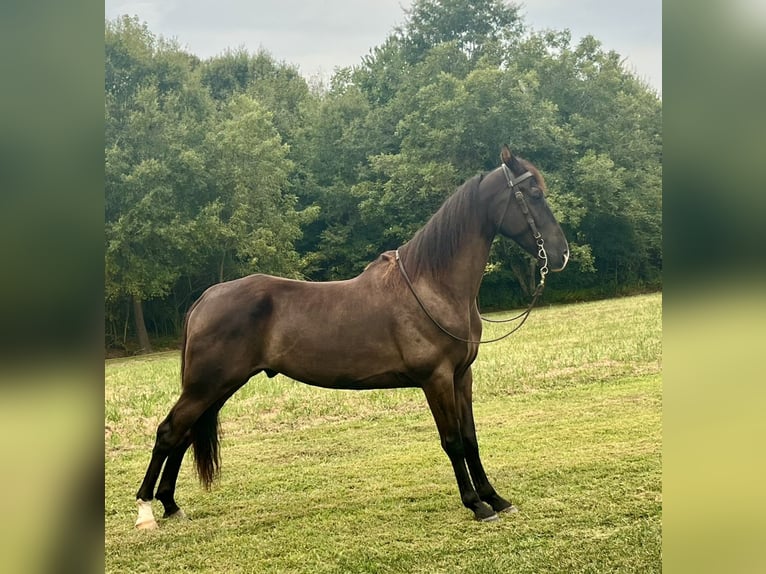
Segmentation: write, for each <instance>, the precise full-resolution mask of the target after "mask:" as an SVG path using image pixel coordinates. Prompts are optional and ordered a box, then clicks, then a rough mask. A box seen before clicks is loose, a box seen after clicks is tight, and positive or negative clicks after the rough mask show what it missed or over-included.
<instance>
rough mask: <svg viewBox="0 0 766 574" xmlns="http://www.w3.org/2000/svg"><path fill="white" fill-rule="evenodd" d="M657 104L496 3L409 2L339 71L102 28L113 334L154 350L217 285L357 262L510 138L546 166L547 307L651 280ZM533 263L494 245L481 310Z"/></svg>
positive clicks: (645, 91)
mask: <svg viewBox="0 0 766 574" xmlns="http://www.w3.org/2000/svg"><path fill="white" fill-rule="evenodd" d="M661 111H662V102H661V100H660V98H659V97H658V96H657V94H656V93H655V92H654V91H653V90H652V89H651V88H650V87H649V86H647V85H646V83H645V82H643V81H642V80H641V79H639V78H636V77H635V76H634V75H633V74H632V73H630V72H629V71H627V70H626V69H625V68H624V67H623V65H622V60H621V56H620V55H619V54H618V53H616V52H614V51H605V50H604V49H603V48H602V47H601V45H600V43H599V42H598V41H597V40H596V39H595V38H593V37H591V36H587V37H585V38H583V39H582V40H580V41H579V42H577V43H576V44H574V45H573V42H572V40H571V35H570V33H569V32H568V31H567V30H563V31H547V32H529V31H527V29H526V24H525V22H524V21H523V20H522V19H521V17H520V16H519V14H518V11H517V8H516V7H514V6H513V5H507V4H505V3H504V2H502V1H501V0H417V1H416V2H414V3H413V5H412V8H411V9H410V10H409V11H408V13H407V18H406V21H405V24H403V25H402V26H401V27H399V28H396V29H394V30H393V31H392V32H391V33H390V34H389V35H388V37H387V38H385V40H384V42H383V43H382V44H380V45H379V46H375V47H373V48H372V49H371V50H370V51H369V53H368V54H367V56H365V57H364V58H363V59H362V61H361V62H360V63H359V64H358V65H356V66H353V67H349V68H342V69H337V70H336V71H335V72H334V74H333V75H332V77H331V78H330V80H329V82H328V83H326V84H323V83H321V82H318V81H317V82H314V81H307V80H306V79H305V78H303V77H302V76H301V75H300V73H299V71H298V69H297V68H296V67H295V66H294V65H291V64H290V63H285V62H278V61H275V59H274V58H272V57H271V56H270V55H269V54H268V53H267V52H265V51H259V52H257V53H251V52H248V51H247V50H245V49H242V48H240V49H234V50H227V51H226V52H225V53H223V54H221V55H219V56H216V57H213V58H209V59H204V60H202V59H200V58H198V57H196V56H194V55H192V54H189V53H187V52H186V51H184V50H183V49H181V48H180V47H179V45H178V43H177V42H175V41H172V40H168V39H165V38H163V37H161V36H158V35H156V34H154V33H152V32H151V31H150V30H149V29H148V27H147V25H146V24H144V23H142V22H140V21H139V20H138V19H137V18H132V17H128V16H123V17H121V18H118V19H115V20H108V21H106V23H105V114H106V119H105V227H106V229H105V276H106V277H105V279H106V285H105V310H106V313H105V319H106V321H105V332H106V341H107V345H108V346H117V347H126V346H128V347H129V346H135V345H136V344H137V345H138V348H140V349H144V350H149V349H150V348H151V340H152V339H155V338H169V339H172V338H173V337H177V336H178V334H179V333H180V328H181V325H182V322H183V316H184V313H185V311H186V309H187V308H188V306H189V305H190V304H191V303H192V302H193V301H194V300H195V299H196V298H197V297H198V296H199V295H200V294H201V293H202V292H203V291H204V290H205V289H206V288H207V287H209V286H210V285H212V284H214V283H216V282H219V281H225V280H229V279H233V278H236V277H240V276H243V275H246V274H249V273H255V272H263V273H270V274H276V275H281V276H286V277H294V278H302V279H307V280H313V281H325V280H334V279H343V278H348V277H352V276H354V275H356V274H358V273H359V272H360V271H361V270H362V269H363V268H364V266H365V265H366V264H367V263H368V262H369V261H370V260H372V259H374V258H375V257H376V256H377V254H378V253H380V252H381V251H384V250H386V249H394V248H396V247H398V246H399V245H401V244H402V243H404V242H405V241H406V240H407V239H409V238H410V237H411V235H412V234H413V233H414V231H415V230H416V229H417V228H419V227H420V226H421V225H422V224H423V223H425V221H426V220H427V219H428V217H429V216H430V215H431V214H432V213H433V212H434V211H435V210H436V209H437V208H438V207H439V205H440V204H441V203H442V201H443V200H444V199H445V198H446V197H447V196H448V195H449V194H450V193H452V192H453V191H454V190H455V188H456V187H457V186H458V185H459V184H460V183H462V182H463V181H464V180H466V179H468V178H469V177H471V176H473V175H475V174H476V173H477V172H479V171H488V170H491V169H493V168H495V167H497V165H499V159H498V158H499V150H500V146H501V145H502V144H503V143H509V144H510V145H511V147H512V149H513V150H514V151H515V152H516V153H518V154H520V155H522V156H524V157H526V158H527V159H529V160H531V161H532V162H533V163H534V164H535V165H537V166H538V167H539V168H540V170H541V171H542V172H543V174H544V175H545V177H546V182H547V184H548V188H549V193H550V196H549V203H550V204H551V206H552V208H553V210H554V213H555V214H556V216H557V218H558V219H559V221H560V222H561V224H562V227H563V228H564V230H565V233H566V234H567V237H568V238H569V239H570V244H571V250H572V259H571V263H570V266H569V267H568V268H567V270H566V271H565V272H564V273H562V274H560V275H557V276H556V277H555V278H552V279H553V280H552V281H550V282H549V283H550V284H549V285H548V287H547V289H546V294H545V299H546V300H547V301H548V302H552V301H565V300H574V299H578V300H579V299H587V298H594V297H603V296H612V295H617V294H622V293H628V292H633V291H637V290H646V289H658V288H660V287H661V267H662V245H661V239H662V238H661V211H662V188H661V180H662V114H661ZM533 284H534V264H533V263H532V262H531V260H530V259H529V258H528V257H527V256H526V255H525V254H523V253H522V252H521V250H519V249H518V248H516V246H515V245H512V244H511V242H508V241H496V242H495V245H494V246H493V250H492V254H491V259H490V263H489V265H488V267H487V274H486V277H485V281H484V284H483V287H482V292H481V295H480V304H481V306H482V308H491V307H511V306H517V305H521V304H522V303H524V302H525V301H526V300H527V299H528V296H529V293H530V291H531V289H532V288H533Z"/></svg>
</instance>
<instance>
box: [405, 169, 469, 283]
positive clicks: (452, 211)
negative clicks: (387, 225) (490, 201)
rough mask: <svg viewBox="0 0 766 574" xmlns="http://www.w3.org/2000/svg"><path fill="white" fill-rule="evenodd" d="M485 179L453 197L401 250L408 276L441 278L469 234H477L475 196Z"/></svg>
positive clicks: (467, 186)
mask: <svg viewBox="0 0 766 574" xmlns="http://www.w3.org/2000/svg"><path fill="white" fill-rule="evenodd" d="M483 177H484V176H483V175H476V176H474V177H472V178H471V179H469V180H468V181H466V182H465V183H463V185H461V186H460V187H459V188H458V189H457V191H455V192H454V193H453V194H452V195H450V196H449V197H448V198H447V199H446V200H445V201H444V203H443V204H442V206H441V207H440V208H439V209H438V211H437V212H436V213H434V214H433V215H432V216H431V218H430V219H429V220H428V222H427V223H426V224H425V225H424V226H423V227H421V228H420V229H419V230H418V231H417V232H415V235H413V236H412V239H410V240H409V241H408V242H407V243H405V244H404V245H403V246H402V247H401V248H400V250H399V251H400V253H401V254H402V255H406V259H407V261H406V263H407V272H408V274H409V275H410V276H411V277H412V278H413V279H415V278H416V277H419V276H421V275H423V274H429V275H431V276H434V277H438V276H439V275H440V272H441V271H442V270H443V269H445V268H446V267H447V266H448V265H449V264H450V263H451V262H452V260H453V258H454V256H455V253H456V251H457V249H458V247H459V245H460V243H461V241H462V238H463V236H464V235H465V233H466V232H468V231H475V230H474V228H475V227H476V225H477V224H478V223H477V219H476V218H475V217H471V213H472V212H474V211H475V209H476V201H477V200H476V196H477V193H478V190H479V183H481V180H482V179H483Z"/></svg>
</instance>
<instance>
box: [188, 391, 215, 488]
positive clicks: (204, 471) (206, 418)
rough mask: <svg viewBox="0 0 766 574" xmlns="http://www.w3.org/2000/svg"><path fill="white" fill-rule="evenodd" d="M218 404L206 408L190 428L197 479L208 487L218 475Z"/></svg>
mask: <svg viewBox="0 0 766 574" xmlns="http://www.w3.org/2000/svg"><path fill="white" fill-rule="evenodd" d="M220 408H221V407H220V404H218V403H216V404H214V405H212V406H211V407H210V408H208V409H207V410H206V411H205V412H204V413H202V416H201V417H200V418H198V419H197V422H196V423H194V425H193V426H192V428H191V433H192V446H193V447H194V463H195V465H196V467H197V474H198V475H199V480H200V482H201V483H202V486H204V487H205V488H206V489H209V488H210V487H211V486H212V484H213V482H214V481H215V479H216V478H217V477H218V473H219V469H220V467H221V455H220V452H219V448H218V447H219V444H218V434H219V431H220V429H221V425H220V423H219V421H218V411H219V410H220Z"/></svg>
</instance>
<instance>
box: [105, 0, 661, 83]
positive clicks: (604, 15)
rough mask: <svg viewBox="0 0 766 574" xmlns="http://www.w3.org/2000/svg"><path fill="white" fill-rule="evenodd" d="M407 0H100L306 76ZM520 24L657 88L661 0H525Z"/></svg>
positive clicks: (211, 49)
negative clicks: (596, 50)
mask: <svg viewBox="0 0 766 574" xmlns="http://www.w3.org/2000/svg"><path fill="white" fill-rule="evenodd" d="M411 4H412V1H411V0H300V1H297V0H105V7H106V17H107V18H109V19H112V18H115V17H117V16H120V15H122V14H128V15H131V16H133V15H136V16H138V17H139V18H140V19H141V20H142V21H144V22H146V23H147V24H148V26H149V29H150V30H151V31H152V32H154V33H155V34H161V35H162V36H165V37H167V38H175V39H176V40H178V42H179V43H180V44H181V46H183V47H184V48H185V49H186V50H187V51H189V52H192V53H193V54H196V55H198V56H199V57H201V58H208V57H210V56H215V55H217V54H220V53H221V52H223V51H224V50H226V48H232V49H236V48H239V47H244V48H246V49H247V50H248V51H251V52H255V51H257V50H259V49H260V48H263V49H265V50H267V51H268V52H270V53H271V55H272V56H273V57H274V58H275V59H277V60H281V61H285V62H287V63H290V64H295V65H297V66H298V67H299V68H300V70H301V73H302V74H303V75H304V76H305V77H307V78H310V77H312V76H319V77H320V78H324V79H329V77H330V76H331V75H332V73H333V70H334V69H335V68H336V67H343V66H352V65H355V64H358V63H359V62H360V60H361V58H362V57H363V56H364V55H366V54H367V53H368V52H369V50H370V48H372V47H374V46H377V45H379V44H382V43H383V41H384V40H385V39H386V36H387V35H388V34H389V32H391V30H392V29H393V28H394V26H396V25H400V24H402V23H403V22H404V18H405V14H404V10H405V9H406V8H409V7H410V5H411ZM518 4H519V5H520V6H521V11H522V13H523V14H524V20H525V22H526V23H527V26H529V27H531V28H533V29H535V30H543V29H554V30H562V29H564V28H568V29H569V30H570V31H571V32H572V37H573V40H574V41H575V42H576V41H577V40H578V39H579V38H581V37H583V36H585V35H587V34H591V35H592V36H594V37H595V38H597V39H598V40H600V41H601V43H602V44H603V46H604V48H605V49H607V50H616V51H617V52H619V53H620V54H621V55H622V56H623V58H625V59H626V61H625V65H626V67H627V68H628V69H629V70H631V71H632V72H633V73H634V74H636V75H637V76H638V77H640V78H642V79H643V80H645V81H646V82H647V83H649V85H651V86H652V87H654V88H655V89H656V90H657V91H658V92H659V93H662V0H525V1H524V2H518Z"/></svg>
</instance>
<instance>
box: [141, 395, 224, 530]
mask: <svg viewBox="0 0 766 574" xmlns="http://www.w3.org/2000/svg"><path fill="white" fill-rule="evenodd" d="M209 406H210V402H209V401H205V400H203V399H200V398H198V397H197V398H192V397H191V396H190V395H189V394H188V393H187V392H183V393H181V397H180V398H179V399H178V401H177V402H176V404H175V405H173V408H172V409H170V412H169V413H168V416H167V417H165V420H163V421H162V422H161V423H160V425H159V426H158V427H157V438H156V440H155V442H154V448H153V449H152V458H151V460H150V461H149V466H148V468H147V469H146V474H145V475H144V480H143V482H142V483H141V487H140V488H139V489H138V492H137V493H136V499H137V502H138V518H137V519H136V528H139V529H147V530H150V529H154V528H157V521H156V520H155V519H154V515H153V514H152V507H151V500H152V498H154V486H155V484H156V483H157V479H158V478H159V476H160V471H161V470H162V465H163V463H165V461H166V460H168V461H169V462H171V465H172V466H171V469H172V467H173V466H175V465H176V464H177V465H178V466H179V467H180V460H181V459H183V452H180V448H181V446H182V445H183V441H185V440H186V438H187V436H188V433H189V429H190V428H191V426H192V425H193V424H194V422H195V421H196V420H197V419H198V418H199V417H200V415H202V413H203V412H205V409H207V408H208V407H209ZM184 450H185V449H184ZM179 452H180V455H179V454H178V453H179ZM171 454H175V456H174V457H173V460H172V461H170V460H169V457H170V456H171ZM177 473H178V471H177V470H176V471H175V473H174V474H175V475H177ZM170 476H172V475H169V477H170ZM173 482H175V481H173Z"/></svg>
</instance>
